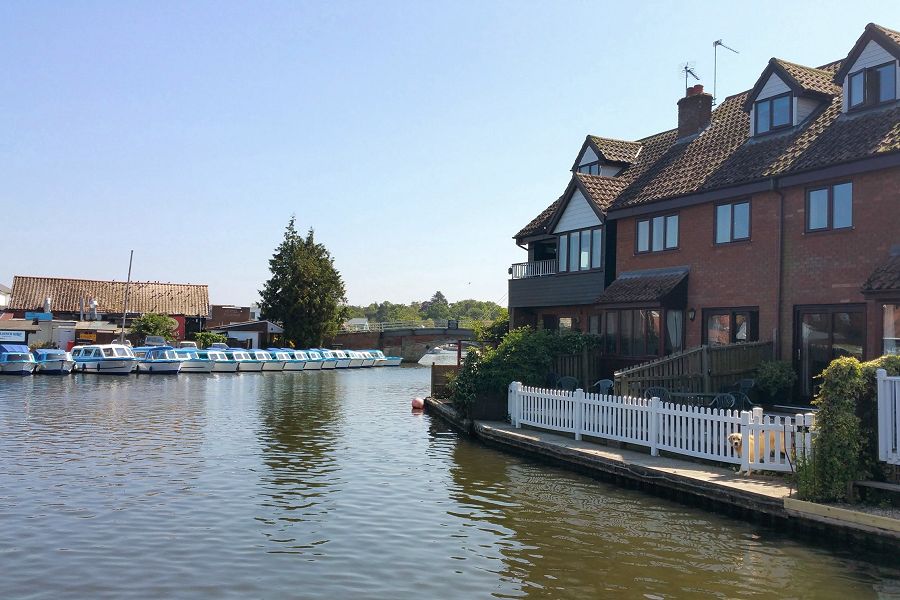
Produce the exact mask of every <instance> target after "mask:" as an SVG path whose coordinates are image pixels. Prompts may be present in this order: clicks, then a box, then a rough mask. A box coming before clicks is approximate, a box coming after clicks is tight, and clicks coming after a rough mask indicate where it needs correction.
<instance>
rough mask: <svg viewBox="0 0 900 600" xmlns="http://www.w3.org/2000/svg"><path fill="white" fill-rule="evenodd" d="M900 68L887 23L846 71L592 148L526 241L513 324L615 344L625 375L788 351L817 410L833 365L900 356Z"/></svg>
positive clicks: (694, 112)
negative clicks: (666, 360)
mask: <svg viewBox="0 0 900 600" xmlns="http://www.w3.org/2000/svg"><path fill="white" fill-rule="evenodd" d="M898 61H900V33H898V32H895V31H892V30H889V29H885V28H883V27H879V26H877V25H873V24H870V25H868V26H867V27H866V29H865V31H864V32H863V34H862V36H861V37H860V38H859V40H858V41H857V43H856V44H855V45H854V46H853V48H852V49H851V50H850V53H849V54H848V55H847V56H846V57H845V58H843V59H842V60H838V61H835V62H831V63H828V64H825V65H822V66H820V67H816V68H811V67H805V66H801V65H797V64H794V63H790V62H787V61H783V60H779V59H772V60H770V61H769V63H768V65H766V67H765V69H764V70H763V71H762V73H761V75H760V77H759V79H758V80H757V82H756V84H755V85H754V86H753V88H752V89H750V90H748V91H746V92H743V93H740V94H736V95H734V96H730V97H728V98H725V99H724V100H722V101H721V103H720V104H719V106H718V107H717V108H716V109H715V110H714V111H713V110H712V104H713V101H712V97H711V96H710V95H709V94H707V93H704V92H703V89H702V86H694V87H692V88H689V89H688V90H687V93H686V96H685V97H684V98H682V99H680V100H679V101H678V123H677V125H678V126H677V127H676V128H673V129H671V130H668V131H664V132H661V133H658V134H655V135H651V136H648V137H645V138H642V139H639V140H636V141H619V140H609V139H605V138H596V137H593V136H591V137H588V139H587V141H586V142H585V143H584V144H583V145H582V147H581V150H580V151H579V154H578V158H577V160H576V162H575V165H574V167H573V171H574V174H573V179H572V182H570V184H569V187H568V188H567V190H566V192H565V193H564V194H563V196H562V197H561V198H560V199H559V200H557V201H556V202H554V203H553V204H551V205H550V206H549V207H548V208H547V209H546V210H545V211H544V212H543V213H541V214H540V215H538V217H536V218H535V219H534V220H533V221H532V222H531V223H530V224H529V225H528V226H527V227H526V228H525V229H523V230H522V231H520V232H519V234H517V236H516V239H517V242H518V243H519V244H520V245H524V244H527V245H528V262H527V263H522V264H519V265H514V266H513V268H512V273H511V274H512V279H511V281H510V282H509V284H510V285H509V298H510V313H511V319H512V323H513V324H514V325H521V324H532V325H535V326H537V327H548V328H557V327H560V328H561V327H564V326H572V327H573V328H578V329H581V330H582V331H590V332H592V333H596V334H599V335H602V336H603V337H604V341H603V346H604V348H605V349H606V351H607V355H608V357H609V359H610V361H611V364H622V363H625V364H627V363H628V362H629V361H630V362H632V363H634V362H643V361H646V360H649V359H652V358H654V357H658V356H661V355H665V354H668V353H669V352H671V351H673V350H676V349H678V348H681V347H691V346H697V345H699V344H701V343H712V344H717V343H728V342H739V341H752V340H757V339H758V340H763V341H773V342H775V350H776V353H777V355H778V356H780V357H781V358H783V359H785V360H793V361H794V363H795V366H796V368H797V370H798V372H799V373H800V374H801V392H802V394H803V395H805V396H809V395H810V394H811V393H812V391H813V389H812V377H813V376H814V375H815V374H817V373H818V372H819V371H821V369H822V367H823V366H824V365H825V364H827V362H828V361H829V360H831V359H832V358H834V357H836V356H842V355H852V356H859V357H872V356H875V355H878V354H880V353H881V352H882V351H885V350H891V349H893V348H896V341H895V340H896V339H897V338H898V337H900V333H898V331H897V327H898V316H897V315H898V312H900V275H898V272H900V268H898V266H897V262H896V261H897V259H896V258H891V256H892V253H893V251H892V248H894V246H895V245H896V244H898V243H900V230H898V227H897V219H896V217H895V214H896V207H897V203H898V200H900V191H898V190H900V136H898V135H897V127H898V123H900V104H898V101H897V99H898V96H900V87H898V85H900V75H898V74H900V69H898ZM598 240H599V242H598ZM604 253H605V259H604ZM600 269H603V270H605V274H604V275H603V276H601V275H600V273H599V270H600ZM592 274H593V276H592ZM614 274H618V276H617V277H614V276H613V275H614ZM870 276H871V277H870Z"/></svg>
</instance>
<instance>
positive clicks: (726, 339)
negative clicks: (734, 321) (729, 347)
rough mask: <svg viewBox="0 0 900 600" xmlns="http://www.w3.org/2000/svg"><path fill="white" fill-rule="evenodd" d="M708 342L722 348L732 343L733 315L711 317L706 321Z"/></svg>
mask: <svg viewBox="0 0 900 600" xmlns="http://www.w3.org/2000/svg"><path fill="white" fill-rule="evenodd" d="M706 342H707V343H708V344H709V345H710V346H722V345H724V344H728V343H730V342H731V315H728V314H724V315H722V314H719V315H709V317H707V319H706Z"/></svg>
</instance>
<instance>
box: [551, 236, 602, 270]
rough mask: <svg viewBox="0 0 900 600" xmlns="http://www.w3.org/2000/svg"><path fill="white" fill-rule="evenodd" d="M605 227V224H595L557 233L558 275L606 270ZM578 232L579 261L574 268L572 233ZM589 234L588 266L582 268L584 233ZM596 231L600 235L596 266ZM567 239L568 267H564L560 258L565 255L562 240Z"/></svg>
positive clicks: (566, 259)
mask: <svg viewBox="0 0 900 600" xmlns="http://www.w3.org/2000/svg"><path fill="white" fill-rule="evenodd" d="M604 229H605V227H604V226H603V225H595V226H593V227H583V228H581V229H573V230H571V231H566V232H559V233H557V234H555V235H556V254H557V256H556V274H557V275H568V274H573V273H585V272H588V271H602V270H604V264H603V263H604V261H605V260H606V250H605V248H604V247H603V243H604V240H603V238H604V237H605V235H606V234H605V233H604ZM576 233H577V234H578V254H577V257H578V259H579V260H578V261H577V265H576V266H577V267H578V268H576V269H573V268H572V255H571V253H572V251H573V250H572V237H571V236H572V235H573V234H576ZM585 233H587V234H588V239H589V240H590V241H589V243H588V268H586V269H582V268H581V249H582V241H581V240H582V239H583V238H584V234H585ZM595 233H596V234H597V235H599V236H600V257H599V263H600V264H599V265H596V266H594V252H593V249H594V236H595ZM563 239H565V240H566V249H567V251H568V253H567V256H566V258H565V261H566V268H565V269H562V268H561V265H560V259H561V258H562V256H563V253H562V252H561V250H562V240H563Z"/></svg>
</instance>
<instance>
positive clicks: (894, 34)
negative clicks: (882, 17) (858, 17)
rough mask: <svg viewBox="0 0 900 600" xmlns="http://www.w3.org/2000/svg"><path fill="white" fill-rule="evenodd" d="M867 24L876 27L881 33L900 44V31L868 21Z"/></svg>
mask: <svg viewBox="0 0 900 600" xmlns="http://www.w3.org/2000/svg"><path fill="white" fill-rule="evenodd" d="M869 26H870V27H872V28H873V29H877V30H878V31H880V32H881V33H883V34H884V35H885V36H886V37H887V38H889V39H890V40H892V41H893V42H894V43H895V44H897V45H898V46H900V31H894V30H893V29H888V28H887V27H882V26H881V25H878V24H877V23H869Z"/></svg>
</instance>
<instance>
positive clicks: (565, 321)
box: [559, 317, 572, 331]
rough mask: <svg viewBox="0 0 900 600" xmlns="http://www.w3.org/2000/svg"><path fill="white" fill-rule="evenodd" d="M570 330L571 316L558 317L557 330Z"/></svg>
mask: <svg viewBox="0 0 900 600" xmlns="http://www.w3.org/2000/svg"><path fill="white" fill-rule="evenodd" d="M564 329H565V330H567V331H571V330H572V317H560V318H559V330H560V331H562V330H564Z"/></svg>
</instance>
